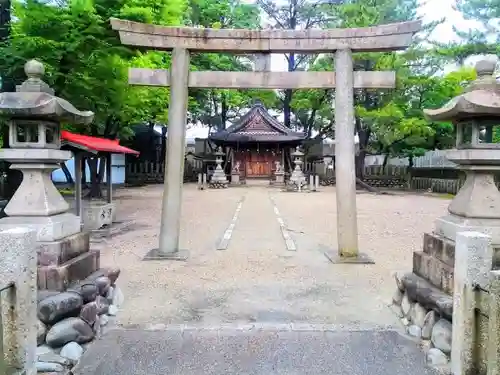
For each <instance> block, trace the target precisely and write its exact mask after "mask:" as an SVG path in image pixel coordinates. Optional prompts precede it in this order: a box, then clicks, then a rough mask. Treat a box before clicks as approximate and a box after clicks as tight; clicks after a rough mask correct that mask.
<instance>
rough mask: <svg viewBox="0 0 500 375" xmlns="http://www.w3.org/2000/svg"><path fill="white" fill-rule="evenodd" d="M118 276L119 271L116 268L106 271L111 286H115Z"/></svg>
mask: <svg viewBox="0 0 500 375" xmlns="http://www.w3.org/2000/svg"><path fill="white" fill-rule="evenodd" d="M118 276H120V269H119V268H118V267H115V268H110V269H109V270H108V278H109V280H110V281H111V286H113V287H114V286H115V283H116V280H117V279H118Z"/></svg>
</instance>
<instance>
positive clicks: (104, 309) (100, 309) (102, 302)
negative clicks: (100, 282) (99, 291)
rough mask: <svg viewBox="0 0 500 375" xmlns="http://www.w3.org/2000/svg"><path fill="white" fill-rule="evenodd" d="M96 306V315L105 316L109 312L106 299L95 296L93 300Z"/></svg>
mask: <svg viewBox="0 0 500 375" xmlns="http://www.w3.org/2000/svg"><path fill="white" fill-rule="evenodd" d="M95 303H96V305H97V315H102V314H107V313H108V310H109V303H108V300H107V299H106V297H103V296H97V298H96V299H95Z"/></svg>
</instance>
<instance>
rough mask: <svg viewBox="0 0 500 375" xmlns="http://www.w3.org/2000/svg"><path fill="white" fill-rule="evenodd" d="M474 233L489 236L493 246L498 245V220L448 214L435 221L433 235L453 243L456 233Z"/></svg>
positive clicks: (499, 233) (499, 227) (499, 225)
mask: <svg viewBox="0 0 500 375" xmlns="http://www.w3.org/2000/svg"><path fill="white" fill-rule="evenodd" d="M463 231H474V232H480V233H484V234H487V235H489V236H491V242H492V244H493V245H500V219H484V218H468V217H463V216H457V215H453V214H448V215H446V216H443V217H440V218H439V219H437V220H436V225H435V229H434V233H436V234H438V235H440V236H442V237H444V238H446V239H449V240H451V241H455V238H456V235H457V233H458V232H463Z"/></svg>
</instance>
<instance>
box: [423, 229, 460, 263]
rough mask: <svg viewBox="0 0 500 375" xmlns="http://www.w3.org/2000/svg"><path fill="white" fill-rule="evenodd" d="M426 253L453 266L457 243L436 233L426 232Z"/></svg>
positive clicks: (424, 247) (424, 248)
mask: <svg viewBox="0 0 500 375" xmlns="http://www.w3.org/2000/svg"><path fill="white" fill-rule="evenodd" d="M423 245H424V246H423V250H424V253H426V254H428V255H430V256H433V257H435V258H437V259H439V260H440V261H441V262H443V263H446V264H447V265H449V266H451V267H453V266H454V264H455V243H454V242H453V241H450V240H448V239H446V238H444V237H442V236H441V235H439V234H436V233H424V243H423Z"/></svg>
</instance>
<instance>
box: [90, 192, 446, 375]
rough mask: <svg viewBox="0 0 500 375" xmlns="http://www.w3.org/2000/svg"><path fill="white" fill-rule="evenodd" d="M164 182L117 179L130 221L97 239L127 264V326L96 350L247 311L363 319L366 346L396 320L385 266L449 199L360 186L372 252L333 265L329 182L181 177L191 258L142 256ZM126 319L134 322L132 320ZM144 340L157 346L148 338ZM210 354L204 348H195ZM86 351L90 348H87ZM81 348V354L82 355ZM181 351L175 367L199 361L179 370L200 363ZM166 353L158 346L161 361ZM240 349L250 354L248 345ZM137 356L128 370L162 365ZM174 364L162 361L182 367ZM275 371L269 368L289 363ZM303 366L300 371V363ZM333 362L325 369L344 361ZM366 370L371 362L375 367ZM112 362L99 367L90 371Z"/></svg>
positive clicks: (105, 253)
mask: <svg viewBox="0 0 500 375" xmlns="http://www.w3.org/2000/svg"><path fill="white" fill-rule="evenodd" d="M161 193H162V187H161V186H148V187H143V188H135V189H123V190H121V191H118V192H117V194H116V196H117V199H118V203H119V212H118V218H119V219H120V220H125V218H127V219H129V220H132V221H133V228H135V229H132V230H129V231H128V232H125V233H123V234H121V235H117V236H115V237H113V238H111V239H109V240H107V241H105V242H101V243H99V244H98V246H100V247H101V248H102V258H101V262H102V264H103V265H104V266H115V265H116V266H119V267H120V268H121V269H122V274H121V276H120V286H121V288H122V290H123V292H124V294H125V296H126V300H125V304H124V305H123V306H122V308H121V310H120V313H119V315H118V317H117V318H118V323H119V325H120V326H121V328H124V329H126V330H125V331H119V332H117V333H114V334H113V335H114V336H109V337H111V338H104V339H103V340H102V341H100V342H98V343H96V344H95V347H96V348H98V349H96V350H99V351H100V350H102V351H103V352H104V351H110V350H112V349H111V348H107V347H106V345H109V340H112V338H115V339H117V338H118V337H122V336H120V335H123V340H124V341H125V342H130V340H132V341H133V340H136V341H135V342H136V343H137V346H138V347H140V348H138V349H135V350H137V351H138V353H140V351H141V350H142V348H143V347H144V348H147V347H148V345H150V344H148V343H147V341H148V340H149V339H148V337H150V336H148V335H150V334H151V333H144V332H143V331H144V330H152V329H153V330H158V329H159V330H160V331H158V333H156V334H152V335H153V336H154V337H156V339H155V340H160V341H161V339H160V337H166V336H162V335H167V334H166V333H165V332H163V330H164V328H165V327H171V326H172V325H178V324H188V325H195V326H197V327H201V328H203V327H205V328H206V327H221V326H225V325H227V324H234V325H237V326H240V325H245V324H249V323H250V324H270V325H275V324H283V323H286V324H289V323H293V324H306V325H310V324H316V325H318V324H319V325H325V324H326V325H334V326H335V327H340V328H342V329H343V330H350V331H353V330H360V331H363V332H365V333H364V334H365V336H366V338H365V339H366V340H367V347H366V350H371V349H370V348H371V346H370V345H371V344H370V343H369V342H368V341H369V340H371V338H372V337H374V336H373V335H374V333H373V332H375V331H377V332H378V331H379V330H381V329H384V330H390V332H394V330H396V331H400V330H401V326H400V323H399V322H398V320H397V319H396V317H395V316H394V315H393V314H392V313H391V312H390V311H389V309H388V308H387V303H388V302H389V301H390V299H391V296H392V293H393V291H394V280H393V278H392V276H391V272H392V271H394V270H405V269H410V268H411V254H412V251H414V250H416V249H418V248H420V247H421V244H422V235H423V233H424V232H425V231H427V230H430V229H431V228H432V225H433V220H434V219H435V218H436V217H438V216H439V215H441V214H442V213H444V212H445V210H446V207H447V204H448V201H447V200H444V199H439V198H431V197H424V196H416V195H414V196H411V195H403V196H375V195H371V194H360V195H358V211H359V212H358V222H359V229H360V245H361V247H362V249H363V251H364V252H366V253H368V254H369V255H370V256H371V257H372V258H373V259H374V260H375V262H376V264H375V265H342V264H337V265H333V264H331V263H329V262H328V260H327V259H326V257H325V256H324V255H323V252H324V250H325V249H328V248H333V247H334V246H335V244H336V214H335V190H334V189H332V188H322V191H321V192H318V193H285V192H280V191H278V190H275V189H270V188H268V187H262V186H260V187H248V188H229V189H216V190H205V191H198V190H197V189H196V187H195V186H193V185H185V188H184V196H183V214H182V220H181V246H182V247H183V248H186V249H188V250H189V251H190V257H189V259H188V260H187V261H186V262H173V261H167V262H165V261H163V262H162V261H159V262H144V261H142V260H141V259H142V257H143V256H144V255H145V254H146V253H147V251H148V250H150V249H151V248H153V247H155V246H157V241H158V230H159V221H160V209H161ZM238 207H239V209H238ZM236 213H237V215H235V214H236ZM228 233H230V236H228ZM228 237H230V238H228ZM224 238H227V239H228V241H227V246H225V249H224V250H217V249H218V248H221V246H220V244H221V242H222V240H223V239H224ZM292 244H293V245H292ZM96 246H97V244H96ZM223 247H224V246H223ZM130 328H134V329H138V330H134V331H130V330H129V329H130ZM319 331H321V329H319ZM120 332H121V333H120ZM140 332H143V334H141V333H140ZM162 332H163V333H162ZM332 334H333V336H332V337H335V339H332V340H333V341H334V342H337V343H336V344H335V345H340V346H342V345H344V346H352V345H355V342H360V341H359V340H361V339H359V340H358V341H356V340H355V341H353V342H349V340H351V337H354V336H352V335H347V336H342V335H336V334H334V333H332ZM394 334H395V333H394ZM117 335H118V336H117ZM155 335H156V336H155ZM391 335H393V333H391ZM391 335H389V336H384V337H386V338H387V340H389V341H391V340H393V341H394V340H395V341H394V343H395V344H397V345H400V346H401V345H403V343H404V348H403V349H404V350H410V348H413V349H416V346H415V344H413V343H412V342H407V341H404V340H403V338H402V337H401V338H398V339H393V337H394V336H391ZM247 336H248V335H247ZM247 336H245V337H247ZM251 336H252V337H254V339H255V340H256V342H260V341H261V335H260V334H259V333H255V332H254V333H252V334H251ZM285 336H286V335H285ZM285 336H283V337H285ZM306 336H307V335H306ZM134 337H135V339H134ZM202 337H205V339H206V340H209V341H210V340H217V335H215V336H210V335H209V337H208V336H207V337H206V335H205V334H203V335H202ZM322 337H323V336H322ZM329 337H330V336H329ZM356 337H357V336H356ZM359 337H361V336H359ZM377 337H378V336H377ZM398 337H399V336H398ZM205 339H204V340H205ZM120 340H121V339H120ZM244 340H247V338H244ZM252 340H253V339H252ZM286 340H288V339H286V338H283V339H282V338H280V339H278V341H276V342H275V344H273V345H277V347H280V345H281V346H283V345H284V342H285V341H286ZM301 340H302V339H300V340H299V341H301ZM304 340H306V341H307V340H309V339H307V338H306V339H304ZM325 340H326V338H325ZM329 340H330V339H328V340H327V341H328V342H329ZM336 340H337V341H336ZM346 340H347V341H346ZM384 340H385V339H384ZM398 340H399V341H398ZM401 340H403V341H401ZM153 341H154V340H153ZM181 341H182V340H181ZM181 341H179V343H178V345H179V346H178V347H177V348H178V349H179V348H180V349H179V350H181V349H182V350H181V352H183V351H184V349H183V348H186V346H185V344H182V342H184V341H182V342H181ZM264 341H266V340H264ZM320 341H321V340H320ZM361 341H362V340H361ZM188 342H189V341H188ZM266 342H267V341H266ZM387 342H388V341H383V340H382V343H383V345H385V346H386V348H385V349H384V350H386V351H387V350H389V352H390V353H393V354H394V351H396V352H397V351H400V350H402V349H401V348H397V349H393V348H392V347H390V348H389V349H388V348H387V345H386V343H387ZM341 343H343V344H341ZM181 344H182V345H181ZM116 345H121V344H116ZM151 345H153V344H151ZM217 345H220V348H226V349H227V350H229V351H231V350H232V349H230V347H229V346H228V345H229V342H225V341H220V342H219V341H218V344H217ZM259 345H260V344H259ZM262 345H263V346H262V347H261V346H258V347H259V348H261V349H259V350H263V351H264V352H265V350H266V349H265V348H266V346H265V345H268V344H265V345H264V343H263V344H262ZM290 345H291V347H290V350H291V351H294V350H298V349H297V348H298V347H297V346H294V345H295V344H290ZM318 345H320V346H321V345H323V344H320V343H318ZM332 345H333V344H332ZM335 345H334V346H335ZM299 346H300V345H299ZM200 348H201V347H200ZM317 349H318V350H319V347H318V348H317ZM413 349H411V350H413ZM165 350H167V348H165ZM189 350H192V349H189ZM200 350H201V349H200ZM221 350H222V349H221ZM281 350H285V349H281ZM342 350H346V351H347V350H348V349H342ZM357 350H358V349H356V348H355V347H354V349H352V352H353V355H354V357H356V356H358V358H359V360H361V358H362V354H361V353H356V352H357ZM145 351H146V350H145ZM150 352H151V353H163V352H161V351H158V350H152V349H151V350H150ZM181 352H176V351H174V352H169V351H168V350H167V353H166V354H165V353H163V354H161V355H160V354H158V356H159V357H162V358H163V357H165V358H166V357H168V356H169V355H170V356H180V355H182V356H183V358H184V359H185V360H187V358H188V357H187V354H186V355H184V354H182V353H181ZM226 352H227V351H226ZM417 352H418V351H417ZM116 353H119V351H118V352H117V351H112V352H110V353H109V355H110V356H113V355H114V354H116ZM186 353H187V352H186ZM189 353H191V352H190V351H189ZM227 353H228V354H227V355H230V354H231V353H229V352H227ZM376 353H378V354H374V356H376V355H379V354H380V355H381V354H382V353H381V352H380V351H378V352H376ZM205 354H206V353H205ZM205 354H202V353H201V352H200V356H203V355H205ZM91 355H92V354H88V355H87V354H86V357H85V358H89V357H88V356H91ZM206 355H207V356H206V357H203V358H204V359H200V361H201V362H200V366H201V364H202V363H203V360H206V361H210V360H211V359H210V356H209V354H206ZM231 355H232V354H231ZM256 355H257V354H256ZM415 355H417V354H415ZM339 356H340V357H339V358H341V357H342V356H341V355H340V354H339ZM330 357H332V354H331V353H325V356H318V360H320V361H326V362H324V363H325V368H327V367H328V366H330V365H331V364H332V363H333V362H334V360H333V359H331V358H330ZM403 357H404V356H403ZM403 357H398V358H400V359H399V360H396V359H394V361H395V363H396V362H397V363H399V364H400V365H402V363H403V362H401V361H403ZM85 358H84V363H87V362H85V361H86V359H85ZM113 358H114V357H113ZM238 358H239V357H238ZM245 358H247V357H245ZM273 358H274V357H273ZM332 358H334V357H332ZM150 359H152V358H150ZM184 359H183V361H181V362H182V363H184V365H181V364H179V366H180V367H176V368H177V369H180V368H184V369H185V368H186V367H182V366H191V367H192V366H194V367H192V368H193V371H192V372H187V371H184V372H182V374H183V375H191V374H198V373H199V372H197V371H198V370H195V369H197V368H202V367H196V366H195V365H194V364H188V362H185V361H184ZM247 359H248V358H247ZM421 359H422V358H420V360H421ZM89 360H90V359H89ZM113 360H116V361H118V362H116V363H115V364H116V366H117V367H119V366H122V365H123V366H125V367H126V366H127V363H126V362H123V364H122V365H119V363H121V362H119V360H118V359H117V358H114V359H113ZM164 360H165V359H160V358H158V361H164ZM235 360H236V359H235ZM237 360H238V361H246V359H243V357H241V358H240V359H237ZM255 360H257V359H255ZM263 361H264V362H266V361H267V362H269V361H271V359H269V358H268V359H267V360H264V359H263ZM332 361H333V362H332ZM398 361H400V362H398ZM404 361H406V359H404ZM271 362H272V361H271ZM271 362H269V363H271ZM269 363H268V364H269ZM304 363H305V362H304ZM129 365H130V364H129ZM102 366H107V365H104V364H103V365H102ZM137 366H139V364H137ZM144 366H146V367H142V368H143V369H144V370H143V371H144V372H140V371H139V372H134V373H135V374H142V373H144V374H152V375H154V374H156V373H158V374H159V373H161V372H154V371H153V370H152V368H148V367H147V366H148V365H147V364H144ZM158 366H159V367H158V368H159V369H160V370H162V371H167V370H166V369H168V367H165V366H167V364H166V363H163V365H162V364H161V363H159V364H158ZM162 366H163V367H162ZM262 366H264V365H262ZM332 366H333V365H332ZM360 366H361V365H360ZM398 366H399V365H398ZM125 367H124V368H125ZM103 368H104V367H103ZM262 368H263V369H264V370H265V369H269V368H268V367H265V366H264V367H262ZM332 368H334V369H335V368H338V367H335V366H333V367H332ZM360 368H361V367H360ZM146 369H148V370H147V371H146ZM215 369H217V371H219V372H218V373H220V374H223V373H231V374H233V372H224V371H230V370H224V368H223V367H219V368H217V367H215ZM228 369H229V367H228ZM283 369H286V367H283ZM82 371H83V370H82ZM85 371H87V370H85ZM148 371H150V372H148ZM155 371H156V370H155ZM158 371H159V370H158ZM175 371H177V370H175ZM175 371H174V370H169V371H167V372H163V373H169V374H170V373H172V374H176V373H181V372H175ZM179 371H180V370H179ZM214 371H215V370H214ZM239 371H240V372H237V373H241V374H260V372H258V371H257V370H256V369H255V370H253V371H254V372H252V371H250V370H248V369H247V368H246V367H244V366H243V367H241V370H239ZM280 371H281V370H279V371H278V370H276V371H275V372H274V373H273V372H268V373H269V374H280V373H285V372H282V371H281V372H280ZM283 371H285V370H283ZM304 371H305V370H304ZM304 371H302V372H297V373H301V374H307V372H304ZM335 371H337V370H335ZM335 371H332V372H328V373H332V374H336V373H339V374H341V373H342V372H335ZM338 371H340V370H338ZM373 371H374V372H375V373H377V372H376V370H375V367H374V370H373ZM422 371H423V370H422ZM422 371H421V373H423V372H422ZM390 372H392V371H390ZM90 373H91V372H82V374H90ZM108 373H110V372H106V371H104V370H103V371H102V372H99V371H96V372H95V374H103V375H107V374H108ZM115 373H120V371H118V370H117V371H116V372H115ZM124 373H126V372H124ZM208 373H210V372H208ZM286 373H288V374H293V373H294V372H286ZM311 373H313V372H311ZM325 373H326V372H325ZM347 373H349V374H352V372H346V374H347ZM354 373H356V372H354ZM360 373H361V372H360ZM386 373H389V372H386ZM405 373H406V372H405ZM407 373H409V374H410V372H407ZM316 374H321V372H316Z"/></svg>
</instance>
